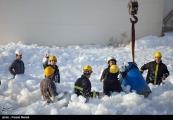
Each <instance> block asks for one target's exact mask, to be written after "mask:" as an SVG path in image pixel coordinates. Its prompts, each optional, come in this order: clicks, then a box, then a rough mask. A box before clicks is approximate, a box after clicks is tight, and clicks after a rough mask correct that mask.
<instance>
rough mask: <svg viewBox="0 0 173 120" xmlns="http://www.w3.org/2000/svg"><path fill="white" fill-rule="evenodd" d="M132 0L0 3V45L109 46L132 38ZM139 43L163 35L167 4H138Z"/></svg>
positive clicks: (144, 0)
mask: <svg viewBox="0 0 173 120" xmlns="http://www.w3.org/2000/svg"><path fill="white" fill-rule="evenodd" d="M128 1H129V0H0V44H6V43H9V42H11V41H13V42H16V41H22V42H23V43H29V44H31V43H37V44H39V45H57V46H66V45H76V44H107V43H108V42H109V41H120V40H121V42H122V41H126V40H130V38H131V34H130V32H131V23H130V21H129V15H128V9H127V3H128ZM138 1H139V12H138V17H139V22H138V23H137V25H136V36H137V39H138V38H140V37H143V36H146V35H160V33H161V26H162V17H163V0H138Z"/></svg>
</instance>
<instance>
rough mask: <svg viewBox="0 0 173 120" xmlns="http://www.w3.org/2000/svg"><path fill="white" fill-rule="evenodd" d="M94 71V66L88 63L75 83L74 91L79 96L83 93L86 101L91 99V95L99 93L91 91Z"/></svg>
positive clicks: (94, 95)
mask: <svg viewBox="0 0 173 120" xmlns="http://www.w3.org/2000/svg"><path fill="white" fill-rule="evenodd" d="M91 73H92V67H91V66H90V65H86V66H84V67H83V74H82V76H81V77H80V78H78V79H77V80H76V82H75V84H74V93H75V94H77V95H78V96H79V95H81V96H83V97H85V98H86V102H88V101H89V98H90V97H96V96H98V95H99V93H98V92H95V91H91V82H90V80H89V78H90V76H91Z"/></svg>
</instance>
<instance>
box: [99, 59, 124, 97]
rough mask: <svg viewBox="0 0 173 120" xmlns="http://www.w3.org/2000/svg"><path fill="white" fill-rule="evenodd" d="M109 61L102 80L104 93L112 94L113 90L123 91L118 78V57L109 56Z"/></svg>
mask: <svg viewBox="0 0 173 120" xmlns="http://www.w3.org/2000/svg"><path fill="white" fill-rule="evenodd" d="M107 63H108V67H107V68H106V69H104V71H103V72H102V75H101V78H100V81H101V82H103V93H104V94H105V95H108V96H110V95H111V93H112V92H121V90H122V88H121V85H120V82H119V80H118V75H119V68H118V66H117V65H116V59H115V58H114V57H109V58H108V59H107Z"/></svg>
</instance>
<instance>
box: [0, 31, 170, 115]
mask: <svg viewBox="0 0 173 120" xmlns="http://www.w3.org/2000/svg"><path fill="white" fill-rule="evenodd" d="M16 49H21V50H22V51H23V61H24V63H25V68H26V70H25V74H24V75H17V76H16V78H15V79H10V78H11V77H12V76H11V75H10V73H9V71H8V67H9V65H10V64H11V62H12V61H13V59H15V54H14V52H15V50H16ZM156 50H159V51H161V52H162V54H163V59H162V60H163V62H164V63H165V64H166V65H167V66H168V70H169V71H170V76H169V77H168V78H167V79H166V80H165V82H164V84H161V85H160V86H157V85H156V86H154V85H152V84H149V87H150V88H151V90H152V93H151V94H150V96H149V97H148V98H144V97H143V96H142V95H138V94H136V93H128V94H127V93H125V92H121V93H113V95H112V96H110V97H108V96H104V97H103V98H101V99H98V98H95V99H90V101H89V102H88V103H85V98H84V97H81V96H79V97H77V96H76V95H75V94H72V95H71V97H70V101H69V103H68V100H67V99H62V100H60V101H57V102H55V103H52V104H49V105H47V104H45V103H44V102H43V101H42V98H41V95H40V88H39V87H40V81H41V80H42V79H43V78H44V76H43V67H42V58H43V56H44V55H45V53H48V52H49V53H50V54H54V55H56V56H57V57H58V63H57V64H58V66H59V69H60V75H61V83H60V84H56V85H57V91H58V92H59V91H68V92H69V93H72V92H73V85H74V82H75V81H76V79H77V78H78V77H80V76H81V73H82V66H83V65H86V64H89V65H91V66H93V74H92V76H91V78H90V79H91V84H92V90H95V91H100V92H101V91H102V83H101V82H100V80H99V78H100V73H101V72H102V70H103V69H104V68H105V67H106V66H107V63H106V59H107V58H108V57H110V56H114V57H115V58H116V59H117V62H118V65H119V66H122V65H124V63H126V62H130V61H132V58H131V46H130V44H129V45H127V46H125V47H118V48H114V47H110V46H109V47H108V46H99V45H97V46H96V45H87V46H68V47H56V46H51V47H48V46H38V45H36V44H33V45H26V44H22V43H21V42H18V43H9V44H7V45H1V46H0V65H1V67H0V79H1V82H2V84H1V86H0V114H12V115H18V114H22V115H25V114H29V115H30V114H31V115H38V114H40V115H43V114H45V115H58V114H61V115H71V114H74V115H75V114H77V115H81V114H82V115H83V114H87V115H90V114H94V115H99V114H106V115H107V114H109V115H110V114H111V115H117V114H118V115H124V114H130V115H136V114H137V115H138V114H152V115H165V114H173V109H172V108H173V75H172V72H173V64H172V61H173V57H172V55H173V35H172V34H169V35H166V36H164V37H156V36H146V37H144V38H141V39H140V40H137V41H136V48H135V53H136V54H135V55H136V57H135V60H136V63H137V64H138V67H141V66H142V65H143V64H144V63H146V62H149V61H151V60H153V52H154V51H156ZM143 76H144V77H145V76H146V72H144V74H143ZM67 103H68V104H67Z"/></svg>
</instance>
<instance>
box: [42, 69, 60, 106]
mask: <svg viewBox="0 0 173 120" xmlns="http://www.w3.org/2000/svg"><path fill="white" fill-rule="evenodd" d="M54 72H55V69H53V68H52V67H51V66H48V67H46V68H45V69H44V75H45V78H44V79H43V80H42V81H41V83H40V91H41V96H42V97H43V99H44V100H45V101H46V102H47V103H51V102H53V101H54V100H55V97H56V96H57V95H58V93H57V92H56V85H55V83H54V82H53V80H52V79H53V76H54Z"/></svg>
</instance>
